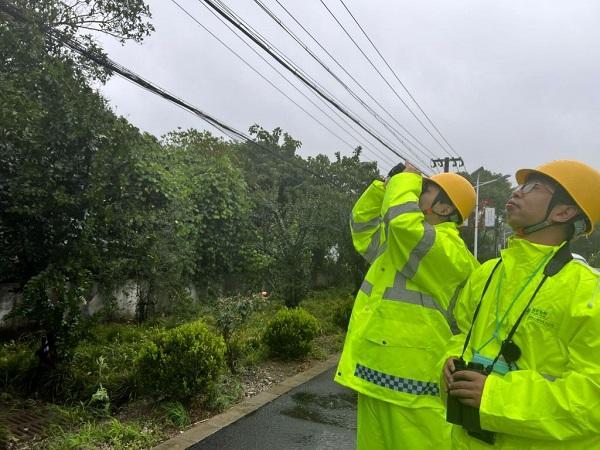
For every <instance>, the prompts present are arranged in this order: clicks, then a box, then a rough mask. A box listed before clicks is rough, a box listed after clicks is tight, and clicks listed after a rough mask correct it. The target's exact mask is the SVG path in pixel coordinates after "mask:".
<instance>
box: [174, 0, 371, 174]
mask: <svg viewBox="0 0 600 450" xmlns="http://www.w3.org/2000/svg"><path fill="white" fill-rule="evenodd" d="M171 2H172V3H174V4H175V5H176V6H177V7H178V8H179V9H181V11H183V13H185V14H186V15H187V16H188V17H189V18H190V19H192V20H193V21H194V22H196V23H197V24H198V25H199V26H200V27H202V28H203V29H204V30H205V31H206V32H207V33H209V34H210V35H211V36H212V37H213V38H215V39H216V40H217V41H218V42H219V43H221V45H223V46H224V47H225V48H227V49H228V50H229V51H230V52H231V53H233V54H234V55H235V56H236V57H237V58H238V59H240V60H241V61H242V62H243V63H244V64H245V65H246V66H248V67H249V68H250V69H251V70H252V71H254V72H255V73H256V74H257V75H258V76H260V77H261V78H262V79H263V80H265V81H266V82H267V83H269V84H270V85H271V86H272V87H273V88H274V89H276V90H277V91H278V92H279V93H280V94H281V95H283V96H284V97H285V98H287V99H288V100H289V101H290V102H292V103H293V104H294V105H296V106H297V107H298V108H299V109H300V110H302V111H303V112H304V113H305V114H307V115H308V116H309V117H310V118H312V119H313V120H314V121H315V122H317V123H318V124H319V125H320V126H321V127H323V128H324V129H325V130H327V131H328V132H329V133H331V134H332V135H333V136H335V137H336V138H337V139H339V140H340V141H341V142H343V143H344V144H346V145H347V146H348V147H350V148H351V149H354V148H356V147H357V146H358V145H360V143H358V144H357V145H354V146H353V145H352V144H350V143H349V142H348V141H346V140H345V139H344V138H342V137H341V136H339V135H338V134H337V133H335V132H334V131H333V130H331V129H330V128H329V127H327V126H326V125H325V124H324V123H323V122H322V121H320V120H319V119H317V118H316V117H315V116H314V115H313V114H312V113H311V112H310V111H308V110H306V109H305V108H304V107H303V106H302V105H300V104H299V103H297V102H296V101H295V100H294V99H292V98H291V97H290V96H289V95H287V94H286V93H285V92H284V91H283V90H282V89H280V88H279V86H277V85H275V83H273V82H272V81H271V80H269V79H268V78H267V77H265V76H264V75H263V74H262V73H260V72H259V71H258V70H257V69H256V68H254V67H253V66H252V65H251V64H250V63H248V62H247V61H246V60H245V59H244V58H243V57H242V56H241V55H240V54H239V53H237V52H236V51H235V50H234V49H233V48H231V47H230V46H229V45H227V44H226V43H225V42H224V41H223V40H222V39H220V38H219V37H218V36H217V35H216V34H214V33H213V32H212V31H211V30H209V29H208V28H207V27H206V26H204V25H203V24H202V23H201V22H200V21H199V20H198V19H196V18H195V17H194V16H193V15H192V14H191V13H190V12H189V11H187V10H186V9H185V8H184V7H183V6H181V5H180V4H179V3H178V2H177V1H176V0H171ZM365 159H368V160H369V161H371V162H373V161H372V160H371V159H369V158H366V157H365Z"/></svg>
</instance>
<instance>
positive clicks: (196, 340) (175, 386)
mask: <svg viewBox="0 0 600 450" xmlns="http://www.w3.org/2000/svg"><path fill="white" fill-rule="evenodd" d="M224 353H225V344H224V343H223V339H221V337H220V336H217V335H215V334H213V333H211V332H210V331H209V330H208V328H207V327H206V325H205V324H204V323H203V322H201V321H197V322H191V323H187V324H184V325H180V326H178V327H176V328H172V329H170V330H167V331H164V332H162V333H160V334H159V335H157V336H156V337H155V338H154V339H153V341H151V342H150V343H148V345H147V346H146V347H145V348H143V349H142V352H141V355H140V357H139V359H138V361H137V369H138V374H139V381H140V387H141V389H143V390H144V391H146V392H148V393H149V394H150V395H152V396H154V397H166V398H170V399H174V400H187V399H189V398H190V397H191V396H193V395H194V394H198V393H201V392H203V391H209V390H210V388H211V387H212V384H213V382H214V380H216V379H217V378H218V375H219V374H220V372H221V370H222V369H223V367H224ZM204 393H206V392H204Z"/></svg>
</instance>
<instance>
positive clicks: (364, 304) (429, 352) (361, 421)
mask: <svg viewBox="0 0 600 450" xmlns="http://www.w3.org/2000/svg"><path fill="white" fill-rule="evenodd" d="M400 168H401V169H403V171H402V172H401V173H398V174H394V173H395V172H396V170H394V169H393V170H392V171H391V172H390V174H391V175H392V176H391V177H389V178H388V180H387V181H386V182H385V183H384V182H382V181H374V182H373V183H372V184H371V185H370V186H369V188H368V189H367V190H366V191H365V192H364V193H363V195H362V196H361V197H360V199H359V200H358V202H357V203H356V205H355V206H354V208H353V210H352V216H351V231H352V238H353V242H354V246H355V248H356V250H357V251H358V252H359V253H361V254H362V255H363V256H364V257H365V258H366V259H367V260H368V261H369V262H370V263H371V266H370V268H369V271H368V272H367V275H366V277H365V280H364V282H363V284H362V286H361V289H360V291H359V293H358V295H357V297H356V300H355V303H354V308H353V311H352V317H351V319H350V324H349V326H348V334H347V336H346V343H345V345H344V350H343V353H342V357H341V360H340V363H339V366H338V370H337V374H336V377H335V380H336V381H337V382H338V383H341V384H343V385H345V386H348V387H350V388H352V389H354V390H356V391H358V393H359V397H358V448H359V449H369V450H376V449H400V448H402V449H411V448H414V449H426V448H434V447H435V448H438V449H441V448H444V447H448V445H449V432H450V427H449V426H448V424H446V422H445V420H444V416H443V406H442V405H441V403H440V402H439V398H438V391H439V384H438V378H439V376H438V374H439V371H440V369H441V367H440V360H441V357H442V356H443V354H444V350H445V348H446V345H447V341H448V339H449V338H450V337H451V336H452V333H451V331H450V323H451V322H452V308H453V302H454V300H456V297H455V294H456V292H457V290H458V288H459V286H460V285H461V284H462V283H464V281H465V280H466V278H467V276H468V275H469V274H470V273H471V272H472V270H473V269H474V268H475V267H476V266H477V265H478V263H477V261H476V260H475V258H474V257H473V256H472V255H471V253H470V252H469V251H468V249H467V248H466V246H465V244H464V242H463V241H462V239H461V238H460V236H459V233H458V229H457V224H461V223H462V222H463V219H465V218H466V217H468V216H469V215H470V214H471V212H472V210H473V207H474V206H475V191H474V189H473V187H472V186H471V184H470V183H469V182H468V181H467V180H466V179H465V178H463V177H461V176H460V175H457V174H454V173H443V174H438V175H434V176H432V177H431V178H423V177H422V176H421V174H420V173H419V171H418V170H417V169H415V168H414V167H413V166H411V165H410V164H407V165H406V168H404V166H403V165H401V166H400Z"/></svg>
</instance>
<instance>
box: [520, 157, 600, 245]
mask: <svg viewBox="0 0 600 450" xmlns="http://www.w3.org/2000/svg"><path fill="white" fill-rule="evenodd" d="M532 174H540V175H544V176H546V177H548V178H551V179H552V180H554V181H555V182H556V183H557V184H559V185H560V186H561V187H562V188H563V189H564V190H565V191H566V192H567V193H568V194H569V195H570V196H571V197H572V198H573V200H575V203H577V206H578V207H579V209H581V211H582V212H583V214H584V215H585V216H586V217H587V219H588V224H587V228H586V230H585V231H586V234H590V233H592V231H594V227H595V225H596V224H597V223H598V222H599V221H600V200H599V199H598V194H599V193H600V172H598V171H597V170H596V169H594V168H593V167H590V166H588V165H587V164H584V163H582V162H580V161H574V160H569V159H560V160H557V161H551V162H549V163H546V164H542V165H541V166H539V167H537V168H536V169H520V170H517V173H516V174H515V178H516V179H517V183H519V184H524V183H525V182H526V181H527V178H529V176H530V175H532Z"/></svg>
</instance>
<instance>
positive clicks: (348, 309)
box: [333, 297, 354, 330]
mask: <svg viewBox="0 0 600 450" xmlns="http://www.w3.org/2000/svg"><path fill="white" fill-rule="evenodd" d="M353 306H354V299H353V298H352V297H347V298H345V299H344V301H343V302H341V303H340V304H339V305H337V307H336V308H335V309H334V310H333V322H334V323H335V324H336V325H338V326H339V327H340V328H341V329H342V330H347V329H348V324H349V323H350V316H351V315H352V307H353Z"/></svg>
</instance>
